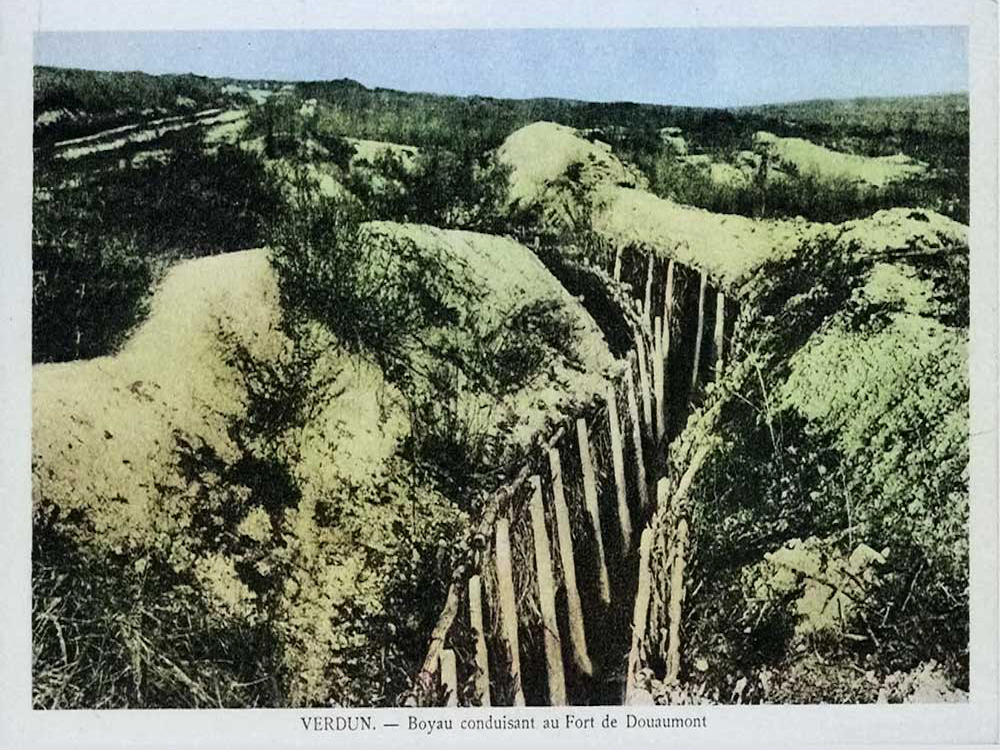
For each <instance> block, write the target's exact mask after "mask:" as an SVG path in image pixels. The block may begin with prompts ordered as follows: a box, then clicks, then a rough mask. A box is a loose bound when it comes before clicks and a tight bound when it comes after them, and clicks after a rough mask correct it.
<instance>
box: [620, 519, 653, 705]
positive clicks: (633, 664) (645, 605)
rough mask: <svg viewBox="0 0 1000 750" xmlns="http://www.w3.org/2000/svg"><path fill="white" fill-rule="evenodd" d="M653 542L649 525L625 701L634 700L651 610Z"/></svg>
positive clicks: (644, 540)
mask: <svg viewBox="0 0 1000 750" xmlns="http://www.w3.org/2000/svg"><path fill="white" fill-rule="evenodd" d="M652 544H653V530H652V529H651V528H649V527H648V526H647V527H646V528H645V529H644V530H643V532H642V537H641V539H640V541H639V585H638V589H637V591H636V595H635V606H634V607H633V609H632V648H631V649H630V650H629V655H628V672H627V674H626V678H625V703H626V705H627V704H629V703H631V702H632V699H633V696H634V693H635V673H636V671H637V670H638V668H639V658H640V656H641V651H642V643H643V639H644V638H645V635H646V615H647V613H648V612H649V596H650V590H651V581H650V577H651V576H650V570H649V550H650V547H651V546H652Z"/></svg>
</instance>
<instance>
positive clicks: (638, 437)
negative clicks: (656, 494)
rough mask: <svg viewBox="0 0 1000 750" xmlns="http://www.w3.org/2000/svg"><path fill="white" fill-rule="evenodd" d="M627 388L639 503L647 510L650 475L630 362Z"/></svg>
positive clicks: (626, 378) (626, 379) (626, 380)
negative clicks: (648, 475)
mask: <svg viewBox="0 0 1000 750" xmlns="http://www.w3.org/2000/svg"><path fill="white" fill-rule="evenodd" d="M625 388H626V390H627V394H626V395H627V397H628V416H629V420H630V421H631V422H632V445H633V447H634V448H635V469H636V475H637V476H638V477H639V504H640V507H641V508H642V509H643V510H644V511H645V510H646V508H647V507H648V506H649V487H648V486H647V483H648V482H649V477H647V476H646V459H645V458H644V457H643V454H642V429H641V428H640V427H639V404H638V403H637V402H636V400H635V376H634V375H633V374H632V365H631V363H629V366H628V371H627V373H626V375H625Z"/></svg>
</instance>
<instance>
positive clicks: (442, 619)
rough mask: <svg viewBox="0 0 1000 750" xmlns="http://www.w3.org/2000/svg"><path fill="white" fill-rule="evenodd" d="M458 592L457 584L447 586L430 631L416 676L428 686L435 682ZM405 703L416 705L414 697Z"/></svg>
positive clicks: (457, 599) (454, 614) (456, 611)
mask: <svg viewBox="0 0 1000 750" xmlns="http://www.w3.org/2000/svg"><path fill="white" fill-rule="evenodd" d="M458 592H459V587H458V584H457V583H455V582H452V584H451V585H450V586H449V587H448V595H447V597H446V598H445V602H444V608H443V609H442V610H441V615H440V616H439V617H438V621H437V624H436V625H435V626H434V630H433V631H431V641H430V644H429V645H428V646H427V656H426V657H425V658H424V664H423V668H422V669H421V671H420V676H419V678H418V680H419V682H420V683H421V684H422V685H424V686H425V687H428V688H429V687H430V686H432V685H433V684H434V682H435V679H436V678H435V675H436V674H437V671H438V667H439V666H440V664H441V659H440V654H441V649H443V648H444V641H445V638H447V637H448V631H449V630H451V626H452V623H454V622H455V616H456V615H457V614H458V605H459V595H458ZM407 705H411V706H416V702H415V699H412V700H410V701H408V702H407Z"/></svg>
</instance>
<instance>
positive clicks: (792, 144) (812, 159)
mask: <svg viewBox="0 0 1000 750" xmlns="http://www.w3.org/2000/svg"><path fill="white" fill-rule="evenodd" d="M753 140H754V148H755V149H756V150H758V151H761V152H763V153H765V154H767V155H768V156H769V157H770V158H772V159H773V160H775V161H776V162H777V163H778V165H779V166H780V167H781V168H784V169H786V170H787V169H789V168H791V169H793V170H795V171H796V172H798V173H800V174H808V173H811V174H816V175H818V176H821V177H827V178H835V179H844V180H848V181H850V182H853V183H857V184H860V185H863V186H866V187H870V188H876V189H878V188H884V187H885V186H886V185H888V184H889V183H891V182H896V181H898V180H904V179H906V178H908V177H916V176H918V175H921V174H924V173H925V172H926V171H927V165H926V164H924V163H923V162H920V161H917V160H916V159H912V158H910V157H908V156H905V155H903V154H895V155H893V156H860V155H858V154H848V153H844V152H842V151H834V150H832V149H828V148H825V147H824V146H820V145H818V144H815V143H812V142H810V141H807V140H805V139H804V138H782V137H780V136H777V135H774V134H772V133H767V132H765V131H763V130H762V131H758V132H757V133H755V134H754V139H753Z"/></svg>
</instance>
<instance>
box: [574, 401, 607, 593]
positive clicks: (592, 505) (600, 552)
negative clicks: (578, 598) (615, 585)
mask: <svg viewBox="0 0 1000 750" xmlns="http://www.w3.org/2000/svg"><path fill="white" fill-rule="evenodd" d="M576 437H577V442H579V444H580V466H581V467H582V471H583V496H584V501H585V503H586V506H587V513H588V514H589V515H590V525H591V527H592V528H593V530H594V543H595V544H596V545H597V554H596V558H597V580H598V590H599V594H600V597H601V604H603V605H604V606H605V607H607V606H608V605H610V604H611V584H610V582H609V581H608V566H607V563H606V562H605V561H604V537H603V536H602V534H601V511H600V507H599V506H598V504H597V481H596V480H595V478H594V464H593V462H592V461H591V460H590V437H589V435H588V434H587V423H586V421H584V420H583V419H578V420H576Z"/></svg>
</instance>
